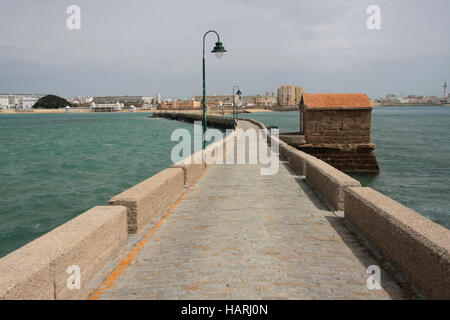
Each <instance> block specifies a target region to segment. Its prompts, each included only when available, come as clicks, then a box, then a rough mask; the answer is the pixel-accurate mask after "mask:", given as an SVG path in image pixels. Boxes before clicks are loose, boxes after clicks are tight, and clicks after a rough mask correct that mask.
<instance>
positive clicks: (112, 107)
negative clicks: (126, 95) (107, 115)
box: [91, 102, 123, 112]
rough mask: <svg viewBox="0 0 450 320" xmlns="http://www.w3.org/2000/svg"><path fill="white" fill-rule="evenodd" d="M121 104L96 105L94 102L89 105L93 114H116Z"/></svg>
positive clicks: (121, 106) (120, 108)
mask: <svg viewBox="0 0 450 320" xmlns="http://www.w3.org/2000/svg"><path fill="white" fill-rule="evenodd" d="M122 108H123V104H122V103H119V102H116V103H112V104H96V103H95V102H92V103H91V110H92V111H93V112H117V111H120V110H122Z"/></svg>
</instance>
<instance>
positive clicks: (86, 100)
mask: <svg viewBox="0 0 450 320" xmlns="http://www.w3.org/2000/svg"><path fill="white" fill-rule="evenodd" d="M93 101H94V98H93V97H75V98H72V99H70V100H69V102H70V103H73V104H88V103H91V102H93Z"/></svg>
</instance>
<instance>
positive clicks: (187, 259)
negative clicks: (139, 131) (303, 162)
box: [102, 163, 404, 300]
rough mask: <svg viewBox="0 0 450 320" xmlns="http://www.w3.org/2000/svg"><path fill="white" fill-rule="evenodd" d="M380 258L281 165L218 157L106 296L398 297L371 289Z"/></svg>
mask: <svg viewBox="0 0 450 320" xmlns="http://www.w3.org/2000/svg"><path fill="white" fill-rule="evenodd" d="M372 264H376V263H375V260H374V259H373V258H372V257H371V256H370V255H369V253H368V252H367V251H366V250H365V248H364V247H362V246H361V245H360V244H359V242H358V241H357V240H356V239H355V238H354V236H353V235H352V233H350V232H349V231H348V230H347V229H346V228H345V226H344V225H343V223H342V220H341V218H340V217H337V216H336V215H334V214H333V212H330V211H328V209H327V207H326V206H325V205H324V204H323V203H322V202H321V201H320V200H319V199H318V198H317V197H316V196H315V194H314V192H313V191H312V190H311V189H310V187H309V186H308V185H307V184H306V183H305V181H304V179H300V178H299V177H296V176H295V175H293V173H292V171H291V170H290V169H289V168H288V167H287V166H286V164H283V163H281V164H280V168H279V171H278V173H277V174H276V175H273V176H261V175H260V166H259V165H216V166H212V167H210V168H208V170H207V172H206V174H205V176H204V177H203V178H202V179H201V180H200V181H199V182H198V183H197V184H196V185H195V187H194V188H193V189H192V190H191V191H190V192H189V193H187V194H186V196H185V197H184V199H183V201H181V203H179V204H178V205H177V206H176V207H175V208H174V209H173V211H172V213H171V215H170V216H169V217H168V218H167V219H166V220H165V221H164V223H163V224H162V226H161V227H160V228H159V229H158V230H157V231H156V233H155V234H154V235H153V237H152V238H151V239H150V241H148V242H147V243H146V244H145V246H144V248H143V249H142V251H140V252H139V253H138V254H137V255H136V257H135V263H133V264H131V265H130V266H129V267H128V268H127V269H125V271H123V272H122V274H121V275H120V276H119V278H118V279H117V280H116V282H115V284H114V285H113V286H112V287H111V288H109V289H108V290H106V292H105V293H104V294H103V295H102V299H196V300H197V299H402V298H404V293H403V291H402V290H401V289H400V288H399V287H398V285H397V284H396V283H395V282H394V281H393V280H392V279H391V278H390V277H389V276H388V275H387V274H386V273H385V272H384V271H382V277H381V279H382V285H383V286H384V288H385V289H382V290H368V289H367V287H366V280H367V278H368V276H369V275H368V274H367V273H366V269H367V267H368V266H369V265H372Z"/></svg>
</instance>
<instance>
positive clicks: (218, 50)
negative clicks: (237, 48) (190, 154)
mask: <svg viewBox="0 0 450 320" xmlns="http://www.w3.org/2000/svg"><path fill="white" fill-rule="evenodd" d="M210 32H214V33H215V34H216V35H217V42H216V45H215V47H214V49H213V50H212V51H211V53H214V54H215V55H216V57H217V59H220V58H222V56H223V53H224V52H227V50H225V48H224V46H223V44H222V42H220V37H219V34H218V33H217V32H216V31H214V30H209V31H208V32H206V33H205V34H204V35H203V138H202V139H203V149H205V148H206V140H205V138H206V137H205V133H206V80H205V38H206V35H207V34H208V33H210Z"/></svg>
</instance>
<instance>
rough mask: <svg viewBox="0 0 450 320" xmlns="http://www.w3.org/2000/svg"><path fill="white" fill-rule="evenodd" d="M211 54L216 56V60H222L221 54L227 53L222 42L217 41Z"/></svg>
mask: <svg viewBox="0 0 450 320" xmlns="http://www.w3.org/2000/svg"><path fill="white" fill-rule="evenodd" d="M211 52H212V53H215V54H216V57H217V59H220V58H222V56H223V53H224V52H227V50H225V48H224V46H223V44H222V42H220V41H217V42H216V46H215V47H214V49H213V51H211Z"/></svg>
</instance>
